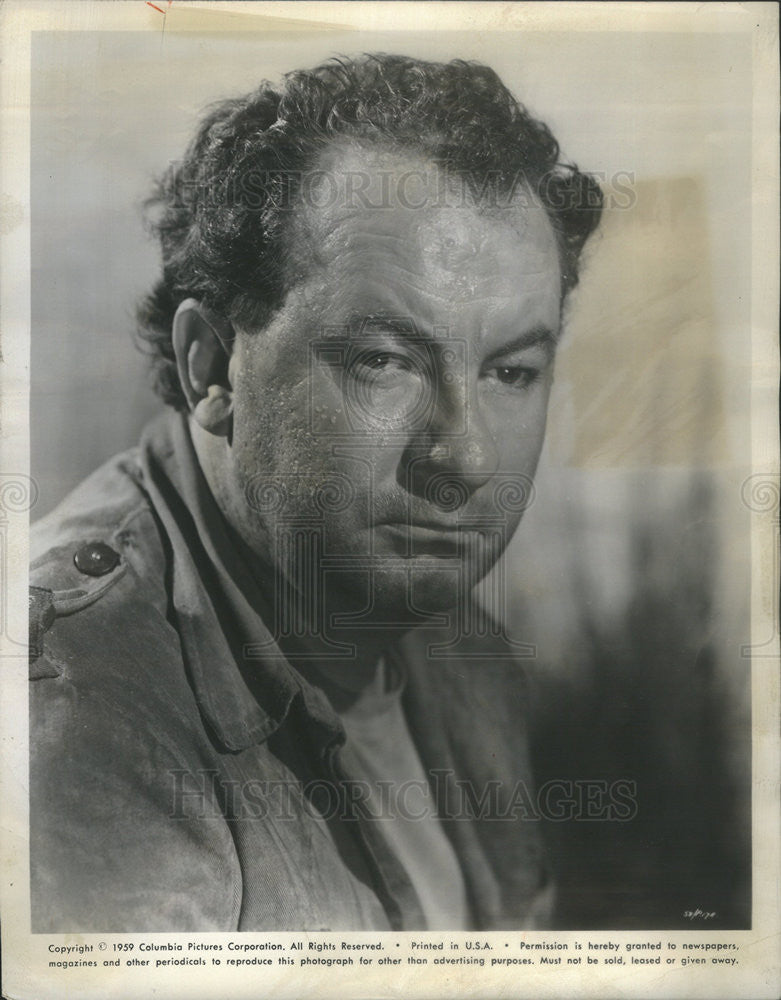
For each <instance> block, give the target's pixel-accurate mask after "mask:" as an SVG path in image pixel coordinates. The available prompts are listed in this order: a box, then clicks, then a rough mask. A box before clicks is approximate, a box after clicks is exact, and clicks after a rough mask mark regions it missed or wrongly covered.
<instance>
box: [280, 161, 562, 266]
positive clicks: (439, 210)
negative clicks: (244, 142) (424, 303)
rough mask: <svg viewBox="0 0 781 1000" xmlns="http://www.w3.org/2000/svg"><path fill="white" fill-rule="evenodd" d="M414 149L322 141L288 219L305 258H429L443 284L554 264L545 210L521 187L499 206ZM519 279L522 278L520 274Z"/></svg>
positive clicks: (331, 261)
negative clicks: (469, 274)
mask: <svg viewBox="0 0 781 1000" xmlns="http://www.w3.org/2000/svg"><path fill="white" fill-rule="evenodd" d="M481 191H482V193H483V194H485V188H479V187H478V190H477V191H476V192H475V189H474V188H470V187H468V186H467V185H466V183H465V181H464V178H463V177H459V176H457V175H453V174H448V173H447V172H446V171H444V170H443V169H442V168H441V167H439V166H438V165H437V164H435V163H434V162H433V161H431V160H430V159H427V158H426V157H425V156H423V155H422V154H420V153H414V152H409V151H405V150H401V149H394V148H389V147H367V146H365V145H363V144H361V145H359V144H357V143H339V144H332V145H330V146H328V147H327V148H326V149H325V150H324V152H323V154H322V155H321V157H320V159H319V161H318V163H317V165H316V166H315V168H314V169H313V170H312V171H311V172H310V174H309V177H308V178H305V182H304V184H303V185H302V198H301V202H300V204H299V206H298V208H297V209H296V217H295V221H294V228H293V233H294V248H295V249H296V250H297V254H296V256H298V257H299V259H300V260H301V264H302V265H304V266H306V262H307V258H308V262H309V263H310V264H312V263H315V264H317V263H319V264H321V265H323V266H327V267H329V268H333V267H339V265H340V264H341V265H342V266H345V267H347V266H352V265H355V263H356V260H355V258H356V257H359V256H360V255H361V254H363V253H366V252H368V253H370V254H371V255H372V256H373V257H375V258H377V259H380V260H381V259H382V258H383V257H384V258H387V259H388V260H389V261H392V260H393V258H394V257H399V256H402V257H403V258H404V260H405V261H406V263H407V265H414V263H415V262H417V263H418V264H423V263H425V265H426V268H427V269H428V270H433V271H434V272H439V274H440V276H441V278H442V280H443V281H447V280H448V279H449V278H451V277H453V276H455V275H463V273H464V271H465V270H472V271H474V273H475V277H477V275H478V273H479V272H481V271H482V272H484V275H485V276H486V277H489V276H491V275H499V274H500V273H502V272H503V271H506V270H507V268H502V267H501V264H502V263H507V265H508V266H509V263H510V262H509V260H508V258H513V259H514V263H515V265H516V266H517V267H518V268H519V269H520V270H521V272H522V274H526V275H532V276H533V275H536V274H540V273H543V272H544V271H546V270H547V271H550V270H551V267H552V262H553V261H555V262H556V263H555V264H553V266H554V267H557V251H556V245H555V236H554V234H553V229H552V226H551V224H550V221H549V220H548V218H547V214H546V213H545V211H544V209H543V208H542V207H541V205H540V204H539V202H538V201H537V200H536V199H535V198H534V197H533V196H532V195H531V193H530V192H529V191H528V189H527V188H526V187H525V186H518V187H517V188H516V190H515V192H514V193H513V195H512V198H511V199H508V200H506V201H504V202H503V203H501V202H500V203H499V204H497V203H496V201H495V200H493V199H490V198H488V199H486V200H484V201H483V200H481V197H480V193H481ZM521 276H522V275H521Z"/></svg>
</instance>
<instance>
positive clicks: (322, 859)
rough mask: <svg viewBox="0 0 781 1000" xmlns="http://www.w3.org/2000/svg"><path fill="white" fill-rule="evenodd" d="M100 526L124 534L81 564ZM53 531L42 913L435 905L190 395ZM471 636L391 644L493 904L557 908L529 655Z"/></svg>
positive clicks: (39, 762)
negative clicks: (210, 451)
mask: <svg viewBox="0 0 781 1000" xmlns="http://www.w3.org/2000/svg"><path fill="white" fill-rule="evenodd" d="M85 540H86V542H87V543H90V544H91V543H94V542H95V541H97V540H100V543H101V546H105V547H106V549H107V550H108V551H105V550H103V549H102V548H100V549H99V550H97V549H96V548H95V546H94V545H93V556H94V552H95V551H99V555H98V556H96V557H95V559H96V561H93V562H90V558H88V557H87V556H86V554H85V557H84V561H83V564H82V565H80V563H82V560H81V558H77V559H76V560H74V555H75V554H77V553H81V552H82V551H83V549H82V547H83V546H84V545H85ZM33 548H34V553H38V554H37V556H36V558H35V560H34V563H33V573H32V583H33V585H34V587H35V588H36V590H35V591H34V600H33V601H32V602H31V635H34V636H35V640H36V641H35V643H34V644H33V645H31V654H32V661H33V662H32V664H31V679H32V683H31V694H30V742H31V773H30V781H31V789H30V808H31V818H30V823H31V872H32V923H33V931H35V932H44V931H46V932H55V931H57V932H66V931H68V932H98V931H105V932H119V931H148V932H151V931H207V930H368V929H405V930H411V929H415V928H420V927H422V926H423V917H422V913H421V909H420V905H419V903H418V900H417V897H416V895H415V890H414V887H413V886H412V885H411V883H410V880H409V878H408V877H407V874H406V872H405V871H404V869H403V867H402V866H401V864H400V863H399V861H398V860H397V859H396V858H395V857H394V856H393V855H392V853H391V852H390V850H389V848H388V846H387V844H386V842H385V840H384V838H383V837H382V832H381V824H379V823H377V822H376V821H372V820H371V819H366V818H361V817H360V816H357V815H355V814H354V813H353V812H351V811H350V806H349V803H350V801H351V798H350V795H349V785H350V780H351V778H350V774H349V773H347V771H346V770H345V765H344V762H343V755H342V752H341V748H342V745H343V743H344V731H343V729H342V727H341V724H340V722H339V719H338V717H337V716H336V714H335V713H334V711H333V710H332V708H331V705H330V703H329V702H328V699H327V698H326V696H325V695H324V694H323V692H322V691H321V690H320V689H319V688H317V687H315V686H313V685H312V684H310V683H308V682H307V681H305V680H304V679H303V678H302V677H301V676H300V675H299V674H298V672H297V671H295V670H294V669H293V668H292V667H291V666H290V665H289V664H288V663H287V661H285V660H284V658H283V657H282V655H281V654H280V652H279V650H278V648H277V647H276V646H275V644H274V642H273V638H272V637H271V635H270V633H269V631H268V629H267V628H266V625H265V624H264V622H263V620H262V618H261V617H260V616H259V615H258V613H257V610H256V606H253V602H252V601H251V600H250V599H248V594H250V593H251V583H250V582H249V581H248V580H247V579H245V576H246V571H245V569H244V568H243V567H242V565H241V562H240V561H239V560H238V559H236V558H234V556H233V555H232V554H231V549H230V543H229V541H228V540H227V538H226V537H225V536H224V533H223V528H222V522H221V519H220V517H219V514H218V512H217V511H216V507H215V506H214V501H213V499H212V498H211V495H210V494H209V491H208V488H207V487H206V484H205V482H204V481H203V478H202V474H201V472H200V468H199V466H198V463H197V459H196V458H195V455H194V453H193V450H192V444H191V442H190V439H189V433H188V430H187V426H186V422H185V421H184V419H183V418H182V417H180V416H177V415H174V414H169V415H166V417H165V418H164V419H162V420H160V421H158V422H156V423H155V424H153V425H150V427H149V428H148V429H147V431H146V433H145V435H144V438H143V440H142V444H141V446H140V448H137V449H133V450H132V451H130V452H128V453H126V454H124V455H122V456H119V457H118V458H116V459H115V460H113V461H112V462H110V463H109V464H108V465H106V466H105V467H103V468H102V469H100V470H99V471H98V472H96V473H95V474H93V476H91V477H90V478H89V479H87V480H86V481H85V482H84V483H83V484H82V485H81V486H80V487H79V488H78V489H77V490H76V491H75V492H74V493H73V494H72V495H71V496H70V497H69V498H68V499H67V500H66V501H65V502H64V503H63V504H62V505H61V507H60V508H58V510H57V511H55V512H54V513H53V514H51V515H49V516H48V517H47V518H45V519H44V520H43V521H41V522H40V523H39V524H38V525H37V526H36V527H35V529H34V532H33ZM111 552H113V553H114V554H115V555H116V558H114V557H113V556H112V555H111V554H110V553H111ZM88 565H91V566H93V568H94V569H95V570H98V572H96V573H93V574H90V572H89V571H88V570H87V571H86V572H85V566H88ZM451 640H452V635H450V634H449V633H448V631H447V630H443V631H442V632H439V633H438V632H436V631H434V630H429V629H417V630H415V631H413V632H411V633H409V634H408V635H407V636H406V637H405V638H404V639H403V640H402V641H401V642H400V643H398V645H397V646H396V647H394V648H393V649H392V650H389V652H388V655H389V656H390V657H393V658H395V660H396V662H397V664H398V665H399V667H400V668H401V669H403V670H404V671H405V673H406V675H407V687H406V692H405V699H404V708H405V714H406V717H407V721H408V725H409V729H410V732H411V734H412V737H413V740H414V742H415V745H416V748H417V750H418V753H419V755H420V758H421V761H422V763H423V766H424V768H425V770H426V772H427V773H428V774H429V775H430V776H431V792H432V796H433V798H434V801H435V802H436V803H437V805H438V808H439V811H440V815H441V822H442V823H443V827H444V829H445V832H446V834H447V835H448V836H449V837H450V839H451V841H452V844H453V847H454V849H455V852H456V855H457V857H458V860H459V863H460V865H461V868H462V871H463V874H464V880H465V884H466V889H467V895H468V899H469V904H470V909H471V913H472V918H473V924H474V928H475V929H497V928H522V927H529V928H530V927H537V926H544V924H545V922H546V920H547V918H548V915H549V909H550V904H551V896H552V892H551V888H550V884H549V880H548V877H547V873H546V866H545V863H544V860H543V853H542V848H541V842H540V836H539V830H538V826H537V824H536V823H535V822H534V821H533V820H528V819H527V820H524V819H523V816H522V814H521V815H519V816H515V817H514V815H513V813H512V809H511V805H512V801H513V796H514V794H515V795H517V794H518V791H519V788H520V789H521V790H522V792H523V796H522V797H523V799H524V801H525V796H526V793H528V792H530V791H531V789H532V785H531V775H530V769H529V761H528V754H527V737H526V728H525V716H526V710H527V696H526V690H525V684H524V677H523V674H522V672H521V670H520V668H519V666H518V664H517V663H516V662H515V661H513V660H512V659H510V658H508V653H507V648H506V646H505V645H504V643H502V642H501V641H499V640H498V639H485V640H481V641H480V642H479V643H478V644H477V646H476V647H475V644H474V642H473V643H472V646H473V648H471V649H467V648H465V647H464V646H463V644H462V646H460V647H459V646H456V647H453V648H451V649H450V652H449V653H448V655H447V657H446V658H437V657H436V655H434V654H432V649H433V650H434V651H435V652H436V649H437V648H440V649H442V648H444V647H445V645H446V644H447V643H449V642H450V641H451ZM465 789H466V790H467V792H468V794H467V796H466V798H467V801H468V802H471V803H472V806H471V807H470V808H469V809H467V811H466V812H465V811H464V808H463V803H464V790H465ZM324 792H325V793H327V794H326V796H325V799H328V798H329V796H330V795H331V793H335V794H337V795H338V796H342V798H340V799H339V801H338V803H336V804H334V803H333V802H329V801H326V800H325V799H324V798H323V793H324ZM486 792H490V796H488V795H486ZM481 802H482V804H481ZM454 803H455V806H454ZM459 803H461V804H460V805H459ZM475 804H476V808H473V807H474V806H475Z"/></svg>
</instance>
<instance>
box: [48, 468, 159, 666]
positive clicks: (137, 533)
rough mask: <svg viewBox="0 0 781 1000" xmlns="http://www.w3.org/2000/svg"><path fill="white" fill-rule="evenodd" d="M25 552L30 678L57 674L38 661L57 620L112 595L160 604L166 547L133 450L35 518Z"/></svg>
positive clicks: (75, 614) (76, 614) (72, 614)
mask: <svg viewBox="0 0 781 1000" xmlns="http://www.w3.org/2000/svg"><path fill="white" fill-rule="evenodd" d="M30 552H31V569H30V594H29V643H30V662H31V665H35V664H38V666H34V668H33V669H32V676H33V677H38V676H56V675H57V674H58V673H59V670H58V669H57V668H56V667H55V668H54V669H53V670H52V669H51V667H52V665H51V664H49V665H48V666H47V665H46V664H44V663H40V664H39V660H40V659H41V658H42V657H43V656H44V645H45V643H44V637H45V636H46V634H47V633H48V632H49V631H50V630H51V629H52V628H55V629H56V627H57V626H56V623H57V622H58V620H59V619H64V618H72V617H73V616H78V615H80V614H81V613H82V612H84V611H85V610H86V609H87V608H90V607H92V606H94V605H96V604H97V603H98V602H102V601H105V600H106V599H107V598H108V596H109V594H111V593H113V594H114V598H115V601H116V599H117V598H119V600H120V601H121V600H125V601H127V600H128V598H129V597H130V596H131V595H132V596H133V597H134V598H138V597H139V596H143V598H144V599H145V600H147V601H152V602H153V603H157V604H159V605H161V606H162V607H164V606H165V601H166V597H165V588H164V583H163V580H164V576H165V552H164V547H163V543H162V540H161V538H160V534H159V530H158V527H157V522H156V519H155V517H154V514H153V511H152V508H151V504H150V502H149V498H148V496H147V494H146V491H145V489H144V484H143V477H142V474H141V470H140V467H139V463H138V458H137V450H136V449H132V450H130V451H128V452H125V453H123V454H122V455H119V456H117V457H116V458H114V459H112V460H111V461H110V462H107V463H106V464H105V465H104V466H103V467H101V468H100V469H98V470H97V471H96V472H94V473H93V474H92V475H91V476H89V477H88V478H87V479H86V480H84V481H83V482H82V483H81V484H80V485H79V486H77V487H76V489H75V490H74V491H73V492H72V493H71V494H69V496H67V497H66V498H65V499H64V500H63V501H62V503H60V504H59V505H58V507H56V508H55V509H54V510H53V511H52V512H51V513H49V514H47V515H46V517H44V518H42V519H41V520H40V521H38V522H37V523H36V524H34V525H33V526H32V527H31V529H30ZM120 585H121V586H120Z"/></svg>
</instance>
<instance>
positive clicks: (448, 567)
mask: <svg viewBox="0 0 781 1000" xmlns="http://www.w3.org/2000/svg"><path fill="white" fill-rule="evenodd" d="M482 575H483V574H480V575H479V576H482ZM479 576H478V575H477V574H476V573H475V572H474V568H473V567H470V566H468V565H466V564H465V563H464V562H462V561H461V560H459V559H448V560H445V559H441V560H438V559H431V558H426V559H414V558H413V559H407V560H404V562H403V565H397V566H395V567H393V568H389V567H383V568H382V569H379V570H376V571H375V572H374V574H373V578H372V586H371V599H370V606H371V611H370V612H369V614H370V616H371V618H372V619H373V620H376V621H377V622H378V623H379V622H391V621H393V622H397V623H398V624H399V625H408V626H409V627H412V626H414V625H417V624H421V623H422V622H423V621H425V619H427V618H430V617H431V616H432V615H436V614H441V613H442V612H445V611H449V610H450V609H452V608H454V607H455V606H456V605H457V604H458V603H459V602H460V601H462V600H463V599H464V598H465V597H466V595H467V594H468V593H469V592H470V590H471V589H472V587H473V586H474V585H475V583H476V582H477V580H478V579H479Z"/></svg>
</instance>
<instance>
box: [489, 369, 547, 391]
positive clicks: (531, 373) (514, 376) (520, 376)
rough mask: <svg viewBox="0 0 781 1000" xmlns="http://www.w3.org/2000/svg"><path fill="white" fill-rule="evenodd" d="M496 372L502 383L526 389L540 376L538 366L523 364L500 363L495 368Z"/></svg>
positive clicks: (498, 379)
mask: <svg viewBox="0 0 781 1000" xmlns="http://www.w3.org/2000/svg"><path fill="white" fill-rule="evenodd" d="M494 373H495V375H496V379H497V381H498V382H501V383H502V385H509V386H512V387H514V388H517V389H526V388H527V387H528V386H530V385H532V384H533V383H534V382H536V381H537V379H538V378H539V377H540V371H539V369H537V368H527V367H524V366H522V365H500V366H499V367H497V368H494Z"/></svg>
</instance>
